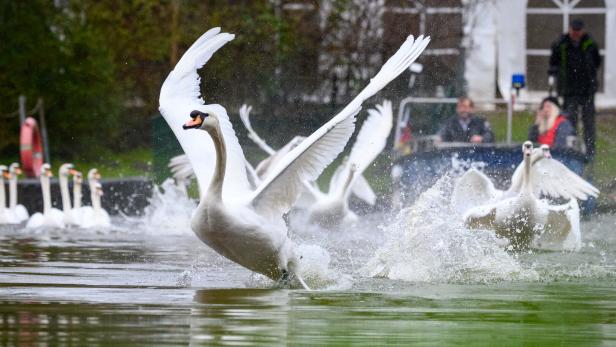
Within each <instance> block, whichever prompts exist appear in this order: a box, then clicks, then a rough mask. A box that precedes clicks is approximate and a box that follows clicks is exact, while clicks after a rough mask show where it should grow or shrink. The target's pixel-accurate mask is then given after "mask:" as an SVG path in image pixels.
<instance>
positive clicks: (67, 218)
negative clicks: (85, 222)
mask: <svg viewBox="0 0 616 347" xmlns="http://www.w3.org/2000/svg"><path fill="white" fill-rule="evenodd" d="M75 173H77V170H75V168H74V166H73V164H71V163H64V164H62V165H61V166H60V169H59V170H58V178H59V180H60V196H61V197H62V213H64V218H63V222H64V224H65V225H69V226H79V225H80V224H81V220H80V219H79V215H78V213H77V212H76V211H75V210H73V206H72V204H71V193H70V191H69V189H68V178H69V175H74V174H75Z"/></svg>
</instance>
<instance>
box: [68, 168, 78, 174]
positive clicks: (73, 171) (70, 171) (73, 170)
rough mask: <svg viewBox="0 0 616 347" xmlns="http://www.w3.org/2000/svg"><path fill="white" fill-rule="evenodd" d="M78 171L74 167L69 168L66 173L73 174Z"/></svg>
mask: <svg viewBox="0 0 616 347" xmlns="http://www.w3.org/2000/svg"><path fill="white" fill-rule="evenodd" d="M78 172H79V171H77V170H75V169H70V170H68V173H69V174H71V175H73V176H75V175H76V174H77V173H78Z"/></svg>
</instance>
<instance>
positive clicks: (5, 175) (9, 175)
mask: <svg viewBox="0 0 616 347" xmlns="http://www.w3.org/2000/svg"><path fill="white" fill-rule="evenodd" d="M2 177H4V178H6V179H7V180H8V179H10V178H11V174H10V173H9V172H8V171H2Z"/></svg>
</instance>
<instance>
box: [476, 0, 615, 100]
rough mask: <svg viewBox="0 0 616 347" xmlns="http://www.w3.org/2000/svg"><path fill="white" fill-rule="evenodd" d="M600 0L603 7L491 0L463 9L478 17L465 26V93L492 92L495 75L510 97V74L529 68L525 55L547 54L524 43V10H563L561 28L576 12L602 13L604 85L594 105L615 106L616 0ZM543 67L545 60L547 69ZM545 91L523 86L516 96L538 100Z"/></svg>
mask: <svg viewBox="0 0 616 347" xmlns="http://www.w3.org/2000/svg"><path fill="white" fill-rule="evenodd" d="M604 2H605V7H596V6H597V5H596V4H597V2H596V1H594V2H593V6H595V7H592V8H591V7H589V8H586V7H584V6H585V4H586V3H585V1H584V0H582V1H574V0H553V1H552V3H553V4H554V5H552V7H551V8H532V9H531V10H529V9H528V5H529V2H528V1H527V0H517V1H511V0H495V1H493V2H484V3H483V4H481V5H478V6H475V7H474V8H473V9H472V10H470V11H471V12H469V13H468V14H467V15H469V16H474V17H476V18H477V19H476V20H475V25H474V27H473V28H471V29H472V30H470V32H468V35H469V36H470V38H471V42H473V45H472V47H471V51H470V54H469V55H468V57H467V60H466V64H465V65H466V73H465V78H466V80H467V83H468V88H469V94H470V95H471V96H472V97H474V98H477V99H486V98H491V97H494V96H495V95H494V94H495V90H496V88H495V85H494V81H496V82H497V86H498V90H499V92H500V94H501V95H502V96H503V97H505V98H508V97H509V94H510V88H511V76H512V74H515V73H523V74H527V72H528V71H529V69H528V66H527V55H530V54H532V55H537V56H549V49H550V47H549V46H548V47H545V49H529V48H528V47H527V46H526V45H527V37H526V33H527V30H526V29H527V27H526V26H527V14H528V13H531V12H532V14H542V13H545V14H548V15H558V16H562V18H563V29H564V30H566V27H567V26H568V23H569V19H570V18H571V17H574V16H575V15H585V14H586V15H587V14H604V15H605V47H600V48H601V53H602V55H603V64H604V66H603V76H602V77H603V86H602V91H600V92H599V93H598V94H597V98H596V104H597V106H598V107H616V0H605V1H604ZM564 30H563V31H564ZM600 34H603V33H600ZM591 35H593V33H592V32H591ZM594 35H599V34H598V33H595V34H594ZM557 38H558V34H556V35H554V40H556V39H557ZM547 68H548V67H547V65H546V67H545V71H546V72H547ZM545 78H546V79H547V73H546V75H545ZM546 94H547V91H542V90H534V91H523V93H522V94H521V96H520V98H521V100H526V101H539V100H540V99H541V98H542V97H544V96H545V95H546Z"/></svg>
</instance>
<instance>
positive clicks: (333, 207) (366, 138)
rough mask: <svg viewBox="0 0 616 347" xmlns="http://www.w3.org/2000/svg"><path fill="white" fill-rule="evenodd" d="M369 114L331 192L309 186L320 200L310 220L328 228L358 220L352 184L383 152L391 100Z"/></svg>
mask: <svg viewBox="0 0 616 347" xmlns="http://www.w3.org/2000/svg"><path fill="white" fill-rule="evenodd" d="M368 113H369V116H368V118H367V119H366V121H365V122H364V124H363V125H362V127H361V129H360V131H359V134H358V135H357V139H356V140H355V144H354V145H353V148H352V149H351V154H350V156H349V158H348V159H346V160H345V161H344V162H343V164H342V165H340V166H339V167H338V169H337V170H336V172H335V173H334V175H333V176H332V178H331V180H330V183H329V191H328V192H327V194H324V193H322V192H321V191H320V190H318V187H314V186H311V185H307V188H308V191H310V192H311V193H312V194H313V196H314V198H315V200H316V201H315V203H314V204H312V206H310V208H309V209H308V216H309V221H310V222H312V223H316V224H319V225H321V226H324V227H335V226H338V225H340V224H349V223H353V222H355V221H357V219H358V218H357V215H355V213H353V211H351V210H350V209H349V206H348V205H349V204H348V200H349V195H350V193H351V187H354V186H355V182H356V181H357V179H358V178H359V177H361V175H362V173H363V171H364V170H365V169H366V168H367V167H368V166H369V165H370V164H371V163H372V162H373V161H374V160H375V159H376V157H377V156H378V155H379V154H380V153H381V152H382V151H383V149H384V148H385V145H386V143H387V138H388V137H389V133H390V132H391V128H392V125H393V111H392V106H391V102H390V101H388V100H386V101H384V102H383V104H382V105H377V106H376V109H370V110H368ZM365 184H368V183H367V182H366V183H365ZM311 187H312V188H311ZM370 191H372V189H370ZM375 200H376V197H375ZM372 203H374V200H373V201H372Z"/></svg>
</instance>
